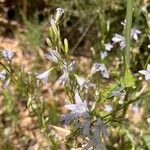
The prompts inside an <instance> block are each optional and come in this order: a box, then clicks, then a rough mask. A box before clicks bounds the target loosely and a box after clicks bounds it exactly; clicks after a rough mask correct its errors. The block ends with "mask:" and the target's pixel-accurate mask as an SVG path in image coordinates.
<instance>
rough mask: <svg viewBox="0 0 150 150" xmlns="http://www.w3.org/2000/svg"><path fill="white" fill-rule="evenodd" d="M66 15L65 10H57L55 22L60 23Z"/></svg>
mask: <svg viewBox="0 0 150 150" xmlns="http://www.w3.org/2000/svg"><path fill="white" fill-rule="evenodd" d="M63 13H64V9H62V8H57V9H56V16H55V21H56V22H58V21H59V19H60V17H61V16H62V14H63Z"/></svg>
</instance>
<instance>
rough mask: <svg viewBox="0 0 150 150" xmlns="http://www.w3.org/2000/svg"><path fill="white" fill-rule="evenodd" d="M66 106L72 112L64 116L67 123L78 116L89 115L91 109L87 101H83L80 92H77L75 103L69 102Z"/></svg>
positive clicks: (86, 116)
mask: <svg viewBox="0 0 150 150" xmlns="http://www.w3.org/2000/svg"><path fill="white" fill-rule="evenodd" d="M65 107H66V108H67V109H69V110H71V112H70V113H69V114H67V115H65V116H64V117H63V120H64V121H65V122H66V123H67V122H70V121H73V119H75V118H77V117H84V118H88V117H89V112H88V111H89V110H88V107H87V103H86V101H84V102H83V101H82V100H81V97H80V95H79V93H78V92H76V93H75V104H67V105H65Z"/></svg>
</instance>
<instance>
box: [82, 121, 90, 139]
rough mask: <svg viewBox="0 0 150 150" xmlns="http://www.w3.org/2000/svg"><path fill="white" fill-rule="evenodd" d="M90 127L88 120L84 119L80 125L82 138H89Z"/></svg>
mask: <svg viewBox="0 0 150 150" xmlns="http://www.w3.org/2000/svg"><path fill="white" fill-rule="evenodd" d="M90 126H91V122H90V120H89V119H86V120H85V121H84V122H83V123H82V134H83V136H90Z"/></svg>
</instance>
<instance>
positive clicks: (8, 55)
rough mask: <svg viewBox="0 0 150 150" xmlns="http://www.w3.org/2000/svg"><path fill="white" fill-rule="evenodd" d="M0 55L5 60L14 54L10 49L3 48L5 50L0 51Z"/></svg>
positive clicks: (9, 59) (10, 58)
mask: <svg viewBox="0 0 150 150" xmlns="http://www.w3.org/2000/svg"><path fill="white" fill-rule="evenodd" d="M2 55H3V56H4V57H5V59H6V60H7V61H11V60H12V57H13V56H14V53H13V52H12V51H10V50H5V51H2Z"/></svg>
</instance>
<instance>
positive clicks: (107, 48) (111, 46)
mask: <svg viewBox="0 0 150 150" xmlns="http://www.w3.org/2000/svg"><path fill="white" fill-rule="evenodd" d="M104 46H105V50H107V51H111V49H112V48H113V45H112V44H111V43H110V42H109V43H106V44H105V45H104Z"/></svg>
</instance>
